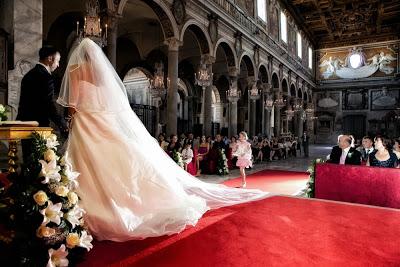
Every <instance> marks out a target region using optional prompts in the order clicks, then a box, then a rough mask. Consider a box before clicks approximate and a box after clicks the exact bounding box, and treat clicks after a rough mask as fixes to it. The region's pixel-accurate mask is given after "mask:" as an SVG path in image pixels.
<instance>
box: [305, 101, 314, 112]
mask: <svg viewBox="0 0 400 267" xmlns="http://www.w3.org/2000/svg"><path fill="white" fill-rule="evenodd" d="M305 111H306V113H307V114H313V113H314V105H313V103H311V102H310V103H308V104H307V108H306V110H305Z"/></svg>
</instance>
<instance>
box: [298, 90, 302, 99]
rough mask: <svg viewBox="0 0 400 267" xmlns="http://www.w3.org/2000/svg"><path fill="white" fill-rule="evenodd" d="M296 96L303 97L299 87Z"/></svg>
mask: <svg viewBox="0 0 400 267" xmlns="http://www.w3.org/2000/svg"><path fill="white" fill-rule="evenodd" d="M297 97H298V98H300V99H303V92H302V91H301V88H298V89H297Z"/></svg>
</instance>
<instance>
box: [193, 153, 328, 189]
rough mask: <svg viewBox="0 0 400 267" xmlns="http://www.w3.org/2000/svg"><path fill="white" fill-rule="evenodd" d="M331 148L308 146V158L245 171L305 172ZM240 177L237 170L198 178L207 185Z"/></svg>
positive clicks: (259, 165)
mask: <svg viewBox="0 0 400 267" xmlns="http://www.w3.org/2000/svg"><path fill="white" fill-rule="evenodd" d="M331 149H332V146H329V145H310V148H309V150H310V153H309V157H308V158H305V157H304V156H299V155H297V157H290V158H288V159H283V160H274V161H272V162H263V163H257V164H255V165H254V166H253V168H251V169H247V170H246V173H247V174H252V173H255V172H258V171H261V170H284V171H304V172H305V171H306V170H307V169H308V166H309V165H310V163H311V161H312V160H313V159H316V158H326V156H327V155H329V153H330V152H331ZM237 177H240V173H239V169H233V170H230V172H229V174H228V175H225V176H220V175H201V176H199V177H198V178H199V179H200V180H202V181H204V182H208V183H222V182H223V181H226V180H230V179H234V178H237Z"/></svg>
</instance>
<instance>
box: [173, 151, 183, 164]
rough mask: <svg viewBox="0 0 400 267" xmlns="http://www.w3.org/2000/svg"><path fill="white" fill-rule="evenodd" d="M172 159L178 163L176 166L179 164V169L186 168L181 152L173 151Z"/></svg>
mask: <svg viewBox="0 0 400 267" xmlns="http://www.w3.org/2000/svg"><path fill="white" fill-rule="evenodd" d="M172 159H173V160H174V161H175V162H176V164H178V166H179V167H181V168H184V164H183V159H182V154H181V152H179V151H177V150H175V149H174V150H173V151H172Z"/></svg>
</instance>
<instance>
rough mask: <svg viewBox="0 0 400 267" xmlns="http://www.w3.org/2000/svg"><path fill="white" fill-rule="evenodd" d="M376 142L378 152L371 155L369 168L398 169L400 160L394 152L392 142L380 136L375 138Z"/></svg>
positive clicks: (368, 162)
mask: <svg viewBox="0 0 400 267" xmlns="http://www.w3.org/2000/svg"><path fill="white" fill-rule="evenodd" d="M374 141H375V149H376V151H375V152H372V153H371V154H370V155H369V158H368V161H367V166H373V167H384V168H396V167H397V166H398V161H399V160H398V159H397V156H396V154H394V153H393V152H392V142H391V140H390V139H389V138H387V137H384V136H380V135H378V136H376V137H375V140H374Z"/></svg>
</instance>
